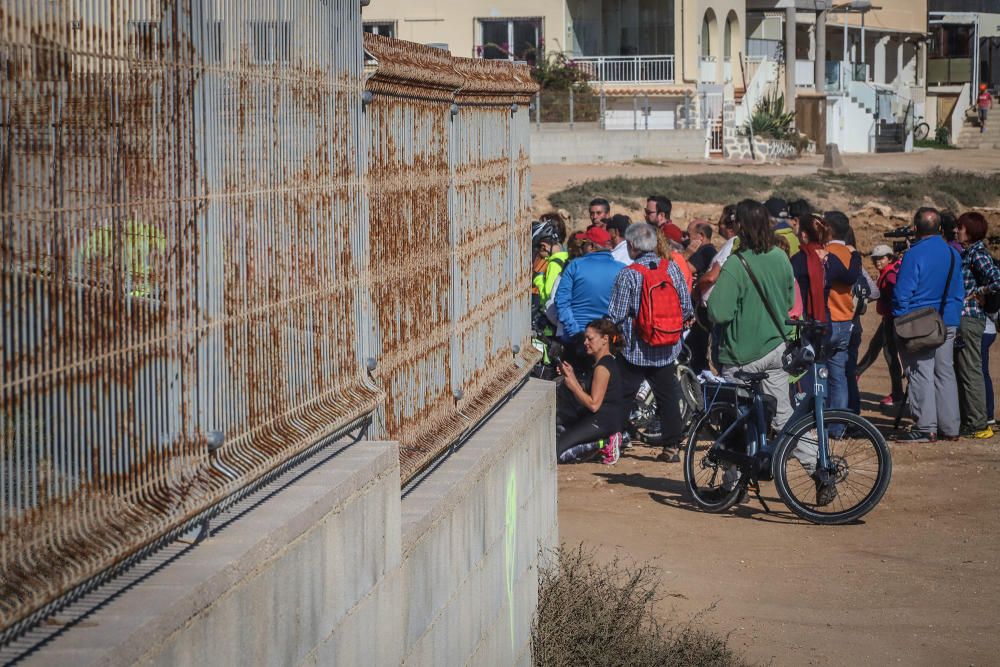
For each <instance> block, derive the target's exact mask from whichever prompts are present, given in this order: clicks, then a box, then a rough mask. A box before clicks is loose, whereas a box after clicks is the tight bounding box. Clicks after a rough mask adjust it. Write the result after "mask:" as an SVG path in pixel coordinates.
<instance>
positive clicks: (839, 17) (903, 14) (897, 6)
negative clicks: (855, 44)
mask: <svg viewBox="0 0 1000 667" xmlns="http://www.w3.org/2000/svg"><path fill="white" fill-rule="evenodd" d="M872 4H873V5H875V6H876V7H881V8H882V9H873V10H872V11H870V12H868V13H867V14H866V15H865V27H866V28H871V29H873V30H892V31H902V32H925V31H926V30H927V0H877V2H873V3H872ZM844 16H845V15H844V14H832V13H831V14H830V15H829V18H828V19H827V24H828V25H840V26H843V25H844ZM847 17H848V21H849V24H850V25H852V26H858V27H860V26H861V15H860V14H848V15H847Z"/></svg>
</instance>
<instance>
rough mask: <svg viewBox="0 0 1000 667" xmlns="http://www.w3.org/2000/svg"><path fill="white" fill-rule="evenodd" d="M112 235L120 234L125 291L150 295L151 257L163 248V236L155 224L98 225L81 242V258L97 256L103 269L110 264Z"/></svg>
mask: <svg viewBox="0 0 1000 667" xmlns="http://www.w3.org/2000/svg"><path fill="white" fill-rule="evenodd" d="M116 234H121V239H120V244H121V245H120V246H119V247H120V252H121V259H122V269H123V271H124V274H125V276H124V277H125V279H126V282H125V293H126V294H128V295H129V296H132V297H150V296H153V265H154V263H155V260H154V257H155V256H156V255H160V254H162V253H163V252H164V251H165V250H166V247H167V239H166V237H165V236H164V235H163V232H161V231H160V230H159V229H158V228H157V227H156V226H154V225H150V224H146V223H142V222H137V221H135V220H126V221H124V222H123V223H121V226H120V227H119V226H118V225H116V224H114V223H110V224H106V225H103V226H101V227H98V228H97V229H96V230H94V232H93V233H92V234H91V235H90V236H89V237H88V238H87V241H86V243H84V246H83V249H82V253H81V254H82V259H83V260H84V261H90V260H94V259H97V260H98V261H99V262H101V263H102V264H106V266H105V268H106V269H110V268H111V267H113V266H114V260H115V257H114V255H115V235H116Z"/></svg>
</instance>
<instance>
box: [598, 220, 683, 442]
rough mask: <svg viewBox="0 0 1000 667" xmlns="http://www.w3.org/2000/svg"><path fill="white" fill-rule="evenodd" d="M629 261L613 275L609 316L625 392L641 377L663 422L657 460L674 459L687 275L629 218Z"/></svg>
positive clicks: (652, 233)
mask: <svg viewBox="0 0 1000 667" xmlns="http://www.w3.org/2000/svg"><path fill="white" fill-rule="evenodd" d="M625 241H626V243H627V244H628V251H629V256H630V257H631V258H632V262H633V263H632V264H630V265H629V266H627V267H625V269H624V270H622V272H621V273H619V274H618V277H617V278H616V279H615V284H614V288H613V289H612V290H611V301H610V302H609V304H608V318H609V319H610V320H611V321H612V322H614V323H615V324H617V325H618V326H619V327H620V328H621V330H622V338H623V339H624V346H623V348H622V352H621V355H620V357H619V366H620V367H621V371H622V378H623V388H624V390H625V395H626V396H632V395H635V393H636V391H638V389H639V385H641V384H642V381H643V380H646V381H648V382H649V385H650V386H651V387H652V389H653V393H654V395H655V396H656V407H657V412H658V415H657V416H658V417H659V419H660V423H661V424H662V426H663V452H662V453H661V454H660V456H659V457H658V460H661V461H666V462H675V461H679V460H680V458H679V456H678V453H677V449H678V448H679V446H680V442H681V439H682V437H683V431H682V424H681V414H680V402H681V400H682V395H681V387H680V383H679V382H678V380H677V355H678V354H679V353H680V351H681V347H682V334H683V332H684V328H685V325H686V323H687V322H688V321H689V320H690V319H691V318H692V316H693V315H694V310H693V308H692V306H691V295H690V293H689V292H688V287H687V281H686V280H685V277H684V274H683V273H682V272H681V270H680V267H678V265H677V263H676V262H673V261H668V260H663V259H661V258H660V257H659V256H658V255H657V254H656V241H657V238H656V228H655V227H653V226H652V225H648V224H641V223H640V224H634V225H631V226H629V228H628V229H627V230H626V231H625Z"/></svg>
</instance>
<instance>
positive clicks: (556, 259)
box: [546, 257, 566, 271]
mask: <svg viewBox="0 0 1000 667" xmlns="http://www.w3.org/2000/svg"><path fill="white" fill-rule="evenodd" d="M549 263H550V264H555V265H556V266H558V267H559V270H560V271H562V270H563V269H565V268H566V260H565V259H563V258H562V257H553V258H551V259H550V260H549ZM546 270H547V269H546Z"/></svg>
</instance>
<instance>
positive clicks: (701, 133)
mask: <svg viewBox="0 0 1000 667" xmlns="http://www.w3.org/2000/svg"><path fill="white" fill-rule="evenodd" d="M705 137H706V135H705V130H649V131H645V130H639V131H634V130H617V131H614V132H612V131H606V130H600V129H596V130H593V129H585V130H579V129H578V130H564V129H552V130H550V129H544V125H543V129H541V130H537V129H534V130H532V132H531V164H560V163H562V164H593V163H596V162H623V161H626V162H627V161H629V160H638V159H643V160H700V159H702V158H704V157H705V140H706V139H705Z"/></svg>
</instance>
